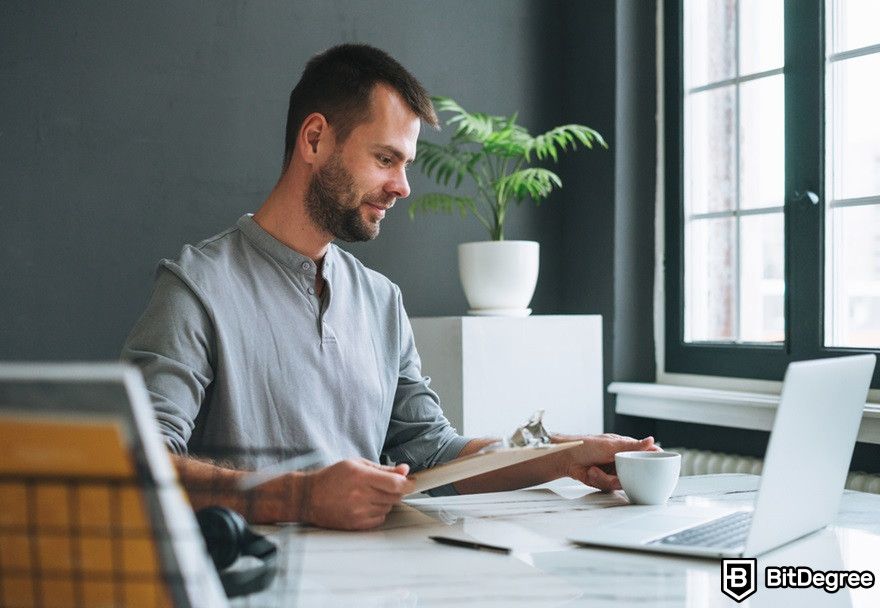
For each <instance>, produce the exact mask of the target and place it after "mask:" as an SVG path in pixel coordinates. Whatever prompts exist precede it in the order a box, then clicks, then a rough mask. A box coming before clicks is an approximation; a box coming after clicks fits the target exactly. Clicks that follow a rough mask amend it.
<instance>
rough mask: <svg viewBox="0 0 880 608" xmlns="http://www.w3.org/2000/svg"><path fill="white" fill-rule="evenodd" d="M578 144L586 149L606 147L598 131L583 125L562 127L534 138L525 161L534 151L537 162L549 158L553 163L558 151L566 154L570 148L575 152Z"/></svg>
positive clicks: (557, 157)
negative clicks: (595, 145)
mask: <svg viewBox="0 0 880 608" xmlns="http://www.w3.org/2000/svg"><path fill="white" fill-rule="evenodd" d="M578 142H580V143H581V145H583V146H584V147H586V148H592V147H593V144H594V143H598V144H599V145H600V146H602V147H603V148H607V147H608V144H607V143H605V140H604V139H602V136H601V135H600V134H599V133H598V131H595V130H593V129H591V128H590V127H585V126H584V125H562V126H559V127H555V128H553V129H550V130H549V131H547V132H546V133H542V134H541V135H538V136H536V137H535V138H534V139H533V140H532V142H531V146H530V149H529V151H528V153H527V155H526V160H531V159H530V158H529V156H530V155H531V152H532V151H534V152H535V154H536V156H537V157H538V160H544V159H545V158H547V157H548V156H549V157H551V158H552V159H553V160H554V161H558V160H559V151H560V150H561V151H563V152H566V151H568V149H569V146H571V149H572V150H576V149H577V144H578ZM557 148H559V149H557Z"/></svg>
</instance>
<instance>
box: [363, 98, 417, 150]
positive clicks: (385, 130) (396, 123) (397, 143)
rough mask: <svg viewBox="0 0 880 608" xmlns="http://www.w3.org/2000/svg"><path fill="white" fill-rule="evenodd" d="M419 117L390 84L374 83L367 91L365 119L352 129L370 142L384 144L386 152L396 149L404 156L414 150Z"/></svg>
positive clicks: (378, 144)
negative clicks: (367, 100)
mask: <svg viewBox="0 0 880 608" xmlns="http://www.w3.org/2000/svg"><path fill="white" fill-rule="evenodd" d="M420 129H421V119H420V118H419V116H418V115H417V114H416V113H415V112H413V110H412V108H410V107H409V104H407V103H406V101H405V100H404V99H403V97H401V95H400V93H398V92H397V91H395V90H394V89H393V88H391V87H389V86H387V85H383V84H377V85H375V86H374V87H373V90H372V91H371V93H370V111H369V114H368V115H367V120H366V121H364V122H363V123H361V124H359V125H358V126H356V127H355V129H354V130H355V131H360V132H361V134H362V135H363V136H365V137H367V138H368V140H369V143H370V144H371V145H376V146H385V147H388V148H393V150H391V149H389V152H395V151H396V152H400V153H402V154H403V155H404V156H405V157H406V160H410V159H412V158H413V157H414V156H415V153H416V142H417V141H418V138H419V131H420Z"/></svg>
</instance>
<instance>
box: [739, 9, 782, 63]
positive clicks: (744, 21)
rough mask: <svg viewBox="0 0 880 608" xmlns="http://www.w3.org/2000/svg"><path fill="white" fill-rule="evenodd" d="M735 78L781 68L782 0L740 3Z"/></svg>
mask: <svg viewBox="0 0 880 608" xmlns="http://www.w3.org/2000/svg"><path fill="white" fill-rule="evenodd" d="M739 11H740V13H739V23H740V44H739V75H740V76H746V75H748V74H754V73H755V72H764V71H766V70H772V69H775V68H781V67H782V62H783V61H784V59H783V57H784V54H783V47H784V45H783V41H784V38H783V31H784V28H783V20H782V0H740V3H739Z"/></svg>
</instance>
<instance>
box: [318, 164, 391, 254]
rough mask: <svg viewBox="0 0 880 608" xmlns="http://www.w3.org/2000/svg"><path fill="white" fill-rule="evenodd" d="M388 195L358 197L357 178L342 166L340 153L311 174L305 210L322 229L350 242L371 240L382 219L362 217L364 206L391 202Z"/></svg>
mask: <svg viewBox="0 0 880 608" xmlns="http://www.w3.org/2000/svg"><path fill="white" fill-rule="evenodd" d="M391 198H392V197H389V196H387V195H385V194H384V193H382V192H381V191H380V192H379V193H377V194H373V195H367V196H364V197H363V198H362V199H360V200H358V195H357V193H356V192H355V188H354V177H353V176H352V175H351V173H350V172H349V171H348V169H346V168H345V167H344V166H343V165H342V158H341V157H340V155H339V153H334V154H333V155H332V156H331V157H330V158H329V159H328V160H327V163H326V164H325V165H324V166H323V167H321V168H320V169H319V170H318V172H317V173H316V174H315V175H314V176H312V181H311V183H309V189H308V192H307V194H306V211H307V212H308V214H309V217H310V218H311V220H312V221H313V222H314V223H315V225H317V226H318V227H319V228H321V229H322V230H324V231H326V232H327V233H329V234H332V235H333V236H334V237H335V238H338V239H342V240H343V241H346V242H347V243H354V242H358V241H369V240H372V239H374V238H376V237H377V236H378V235H379V222H378V221H375V222H370V221H367V220H365V219H364V218H363V217H362V216H361V205H362V204H363V203H373V204H376V205H388V204H389V203H390V199H391Z"/></svg>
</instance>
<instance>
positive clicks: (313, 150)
mask: <svg viewBox="0 0 880 608" xmlns="http://www.w3.org/2000/svg"><path fill="white" fill-rule="evenodd" d="M332 140H333V136H332V134H331V133H330V124H329V123H328V122H327V119H326V118H325V117H324V115H323V114H320V113H318V112H313V113H311V114H309V115H308V116H306V119H305V120H304V121H303V124H302V127H300V130H299V140H298V141H297V148H299V153H300V155H301V156H302V159H303V160H304V161H305V162H306V163H308V164H310V165H311V164H313V163H314V162H315V161H316V160H317V159H318V158H319V157H320V156H323V155H325V154H326V152H327V150H329V149H330V147H332V145H333V141H332Z"/></svg>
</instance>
